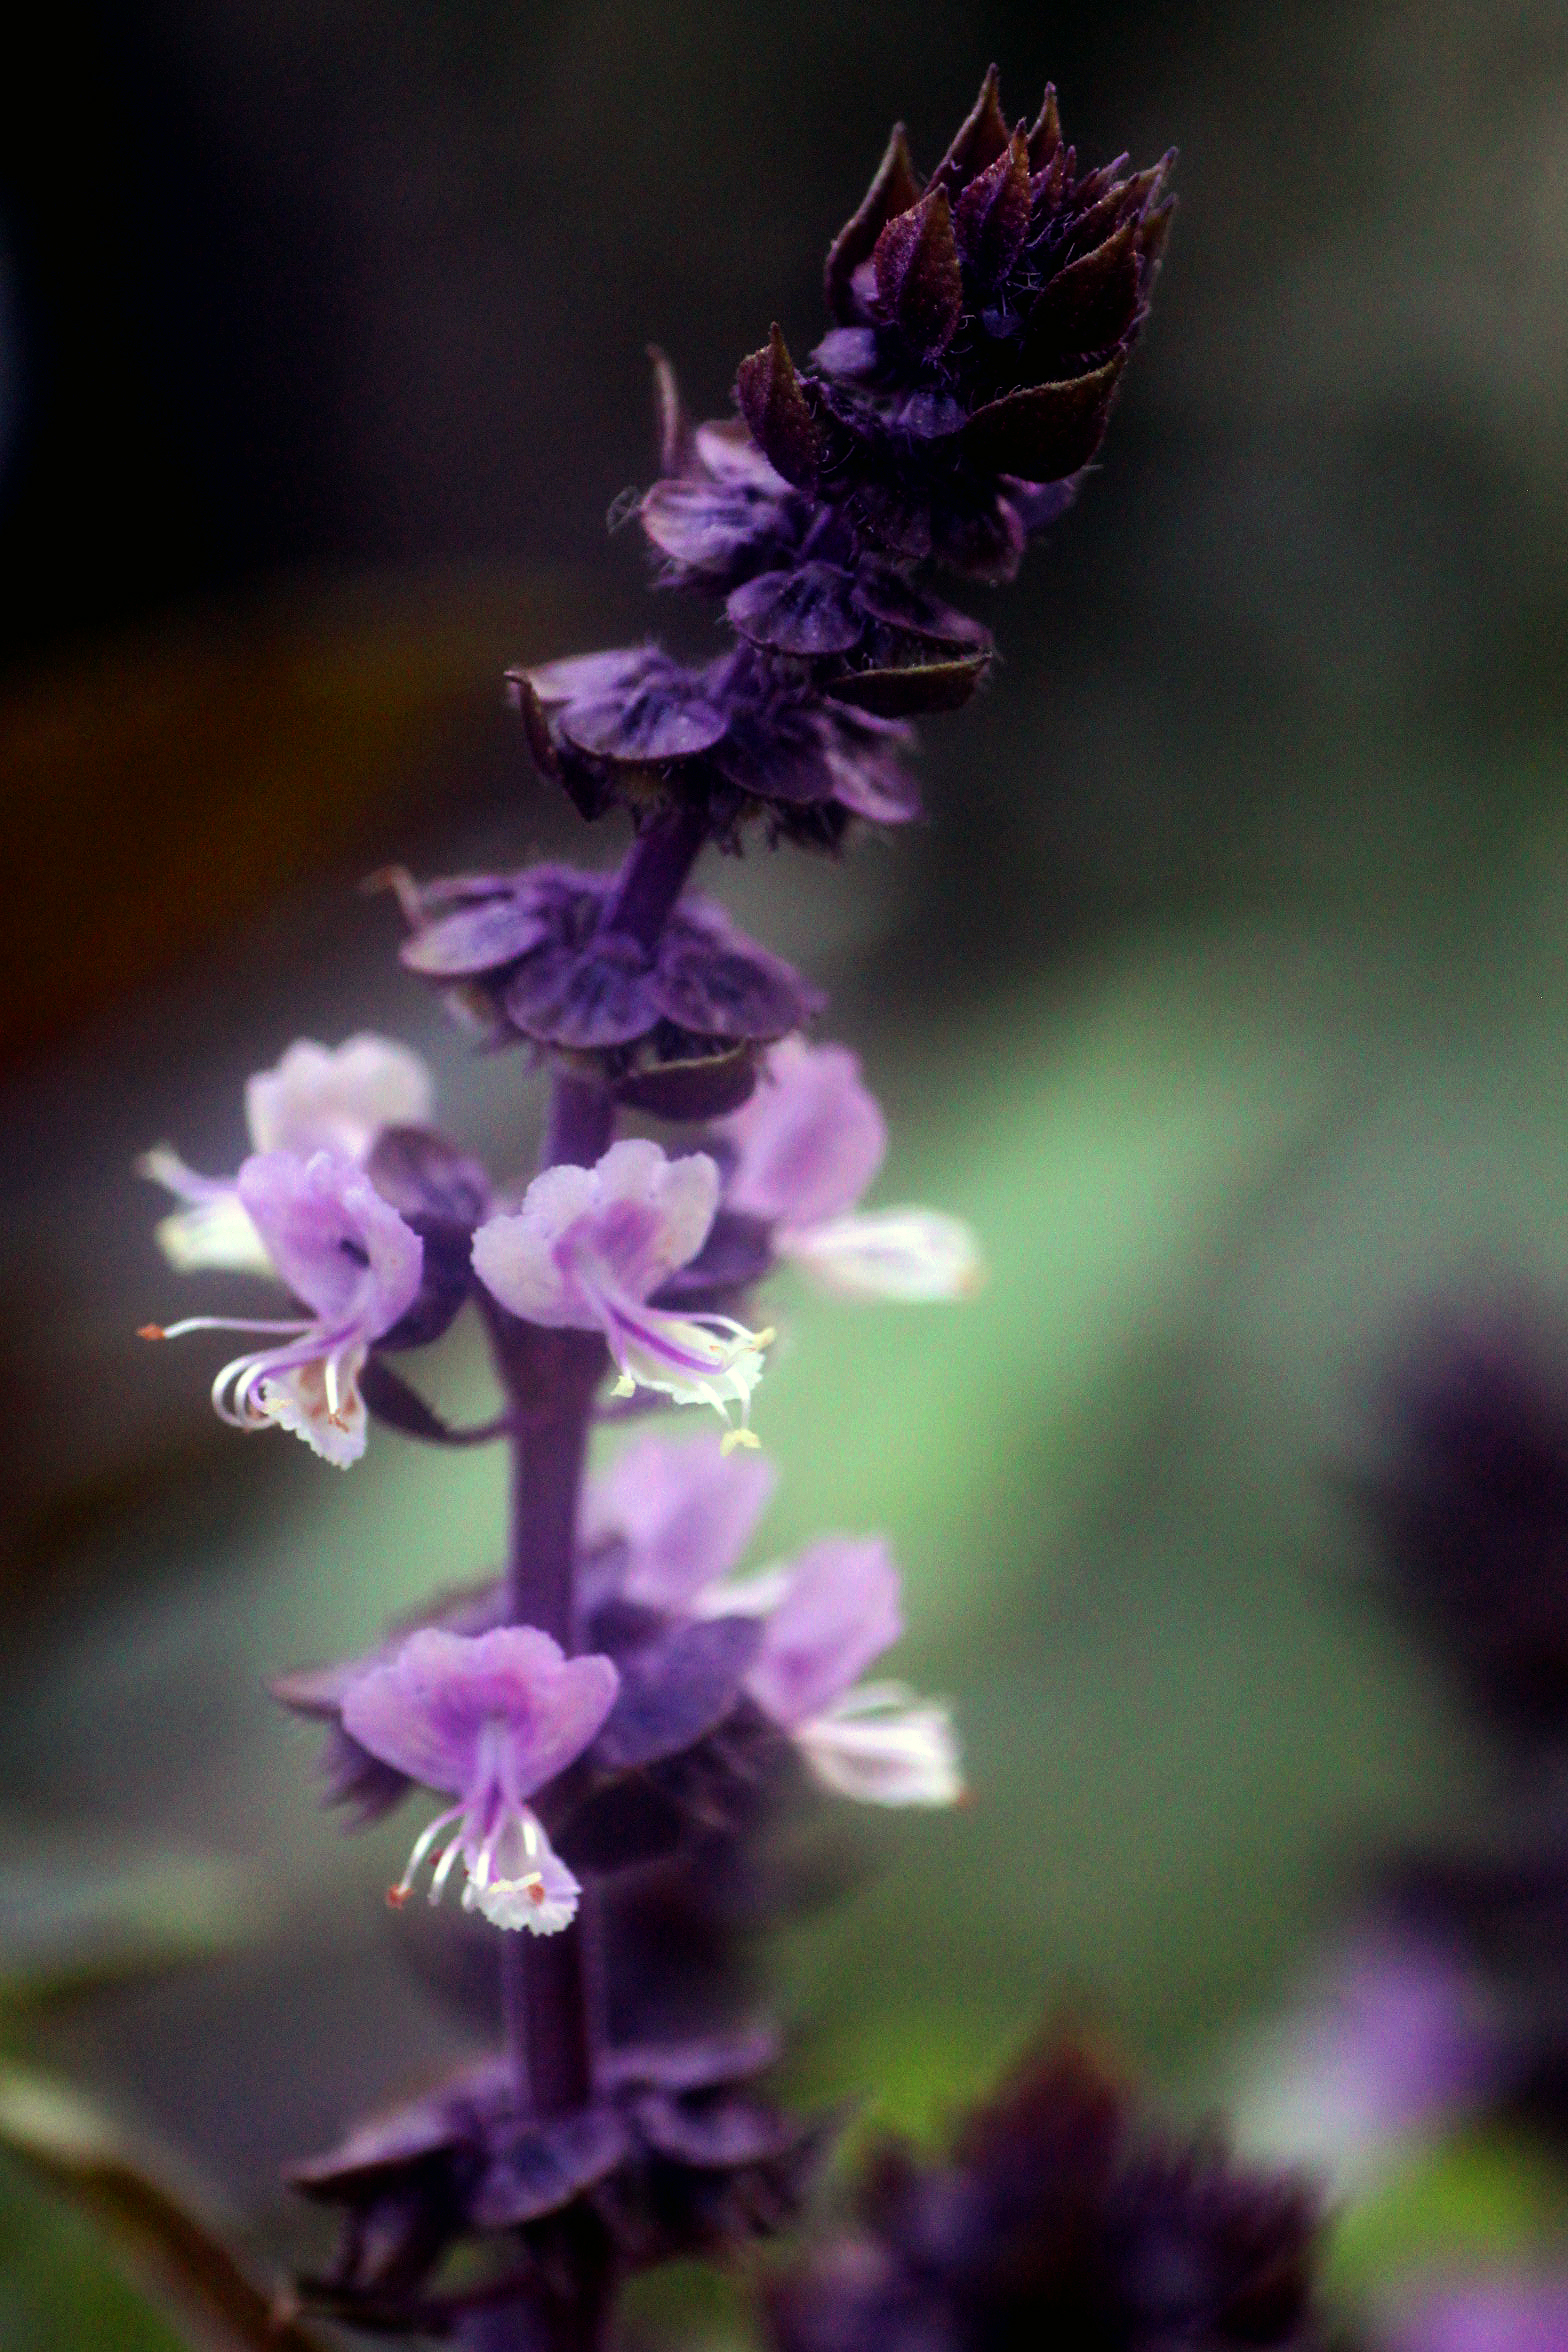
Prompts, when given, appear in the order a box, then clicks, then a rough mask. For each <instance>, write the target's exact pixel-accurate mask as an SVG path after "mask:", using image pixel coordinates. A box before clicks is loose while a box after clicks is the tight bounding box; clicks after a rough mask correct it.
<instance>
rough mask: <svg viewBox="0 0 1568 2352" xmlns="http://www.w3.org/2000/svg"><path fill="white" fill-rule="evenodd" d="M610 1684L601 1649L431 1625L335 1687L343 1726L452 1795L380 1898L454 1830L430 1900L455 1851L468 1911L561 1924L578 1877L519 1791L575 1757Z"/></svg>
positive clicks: (405, 1880)
mask: <svg viewBox="0 0 1568 2352" xmlns="http://www.w3.org/2000/svg"><path fill="white" fill-rule="evenodd" d="M619 1687H620V1677H619V1675H618V1674H617V1673H616V1670H615V1668H614V1666H613V1665H612V1664H611V1662H610V1660H609V1659H608V1658H602V1657H587V1658H567V1657H566V1656H565V1655H564V1654H563V1652H562V1650H561V1648H560V1645H559V1643H557V1642H553V1641H552V1640H551V1639H550V1637H549V1635H548V1634H546V1633H540V1632H538V1631H537V1630H536V1629H535V1628H534V1627H532V1626H525V1625H509V1626H503V1627H501V1628H500V1629H499V1630H498V1631H496V1632H494V1633H485V1634H479V1635H466V1634H459V1633H444V1632H441V1631H439V1630H438V1629H436V1628H434V1627H427V1628H426V1629H424V1630H423V1631H422V1632H419V1633H414V1634H410V1636H409V1638H408V1640H407V1641H406V1642H405V1643H404V1644H403V1646H402V1648H401V1649H400V1650H399V1651H398V1654H397V1656H396V1657H395V1658H394V1659H393V1660H392V1661H391V1662H390V1663H389V1664H387V1665H383V1666H374V1667H372V1668H371V1669H370V1670H369V1672H368V1673H366V1674H364V1675H362V1676H361V1677H360V1678H359V1680H358V1681H356V1682H354V1683H353V1684H352V1685H351V1686H350V1688H349V1689H348V1690H347V1691H346V1692H345V1694H344V1697H343V1728H344V1730H345V1731H346V1732H347V1733H348V1734H349V1736H350V1738H352V1739H354V1740H357V1741H358V1743H359V1745H360V1746H361V1747H362V1748H364V1749H367V1750H368V1751H369V1753H370V1754H371V1755H372V1756H376V1757H379V1758H380V1760H381V1762H382V1763H384V1764H389V1765H391V1766H392V1767H393V1768H394V1770H396V1771H398V1772H402V1773H406V1774H407V1775H408V1777H409V1779H410V1780H417V1781H419V1782H420V1783H421V1785H422V1786H423V1787H425V1788H430V1789H437V1790H439V1791H441V1792H442V1793H443V1794H445V1795H448V1796H452V1797H455V1798H456V1800H457V1802H456V1803H455V1804H453V1805H449V1806H448V1807H447V1809H446V1811H445V1812H443V1813H440V1814H438V1815H437V1816H436V1818H435V1820H434V1821H432V1822H431V1824H430V1826H429V1827H428V1828H427V1829H426V1830H425V1831H424V1832H423V1833H422V1834H421V1836H420V1837H419V1838H418V1840H417V1841H416V1843H415V1846H414V1850H413V1853H412V1854H411V1855H410V1856H409V1863H408V1868H407V1870H406V1871H405V1872H404V1874H403V1876H402V1878H401V1879H400V1880H399V1881H398V1884H397V1885H396V1886H395V1887H394V1888H393V1889H392V1890H391V1894H390V1897H389V1900H390V1901H392V1902H393V1903H394V1904H401V1903H404V1902H406V1901H407V1899H408V1896H409V1894H410V1892H411V1891H412V1888H413V1884H414V1878H415V1874H416V1873H417V1871H418V1870H419V1867H420V1865H421V1863H423V1862H424V1860H425V1858H426V1856H427V1855H428V1854H430V1852H431V1851H432V1849H433V1848H434V1847H435V1846H436V1845H437V1843H438V1842H439V1840H440V1839H441V1837H442V1835H443V1833H444V1832H447V1831H450V1832H451V1835H450V1836H449V1837H448V1839H447V1842H446V1844H445V1845H444V1846H443V1847H442V1848H441V1851H440V1853H439V1855H438V1856H437V1859H436V1863H435V1868H434V1871H433V1873H432V1877H431V1882H430V1900H431V1901H432V1902H438V1901H439V1900H440V1898H441V1894H442V1891H443V1889H444V1888H445V1885H446V1882H447V1880H448V1878H449V1877H450V1876H451V1874H452V1871H453V1869H454V1868H455V1866H456V1864H457V1863H458V1861H459V1860H461V1862H462V1864H463V1869H464V1873H465V1884H464V1888H463V1908H464V1909H465V1910H466V1911H479V1912H481V1913H482V1914H483V1916H484V1917H485V1918H486V1919H488V1920H489V1921H490V1922H491V1923H492V1925H494V1926H496V1927H503V1928H527V1929H528V1930H529V1931H530V1932H531V1933H532V1934H534V1935H554V1934H555V1933H556V1932H557V1931H558V1930H559V1929H561V1928H563V1927H566V1926H568V1925H569V1924H570V1923H571V1921H572V1919H573V1918H574V1917H575V1916H576V1912H577V1903H578V1898H579V1896H580V1894H581V1892H582V1889H581V1888H580V1886H579V1885H578V1882H577V1880H576V1879H575V1878H574V1877H573V1875H572V1873H571V1871H570V1870H568V1869H567V1867H566V1864H565V1863H564V1862H563V1861H562V1860H561V1859H560V1856H559V1855H558V1854H557V1853H556V1852H555V1850H554V1848H553V1847H552V1846H551V1844H550V1841H549V1839H548V1838H547V1837H546V1835H545V1833H544V1830H543V1828H542V1826H541V1825H540V1822H539V1820H538V1817H537V1816H536V1815H535V1814H534V1813H533V1812H532V1811H530V1809H529V1805H528V1799H529V1798H530V1797H532V1796H534V1795H535V1794H536V1793H537V1791H538V1790H540V1789H541V1788H543V1787H544V1786H545V1785H546V1783H547V1782H549V1781H551V1780H554V1779H555V1778H556V1776H557V1775H558V1774H559V1773H561V1772H564V1771H565V1769H566V1767H567V1766H568V1765H569V1764H573V1763H575V1762H576V1760H577V1758H578V1757H579V1756H580V1755H581V1754H582V1752H583V1750H584V1749H585V1748H586V1747H587V1746H588V1744H589V1742H590V1741H591V1740H592V1739H593V1738H594V1736H595V1734H596V1733H597V1732H598V1731H599V1729H600V1727H601V1726H602V1724H603V1722H604V1719H605V1717H606V1716H607V1715H608V1714H609V1712H610V1709H611V1707H612V1706H613V1705H614V1704H615V1697H616V1692H617V1690H618V1689H619Z"/></svg>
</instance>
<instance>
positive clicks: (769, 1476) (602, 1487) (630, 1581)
mask: <svg viewBox="0 0 1568 2352" xmlns="http://www.w3.org/2000/svg"><path fill="white" fill-rule="evenodd" d="M775 1484H776V1479H775V1474H774V1471H773V1467H772V1465H771V1463H768V1462H765V1461H763V1460H762V1459H760V1457H758V1456H756V1455H749V1456H742V1455H738V1454H726V1452H725V1450H724V1443H723V1440H722V1439H721V1438H719V1437H717V1436H713V1437H699V1438H695V1439H691V1440H688V1441H686V1442H683V1443H679V1444H674V1445H672V1444H671V1443H670V1442H669V1441H668V1440H667V1439H665V1438H662V1437H644V1438H639V1439H637V1440H636V1442H635V1443H633V1444H631V1445H629V1446H625V1447H623V1448H622V1450H621V1452H620V1453H619V1454H617V1456H616V1458H615V1460H614V1461H613V1462H612V1463H611V1465H610V1467H609V1469H608V1470H606V1471H604V1472H603V1473H602V1475H601V1476H600V1477H598V1478H596V1479H594V1480H593V1481H592V1483H591V1484H590V1485H589V1487H588V1488H587V1490H586V1492H585V1494H584V1496H583V1507H582V1513H581V1518H580V1527H581V1533H582V1539H583V1543H584V1546H585V1548H587V1549H588V1550H590V1551H591V1550H595V1549H597V1548H598V1547H599V1546H601V1545H603V1544H606V1543H610V1542H616V1541H618V1542H620V1543H622V1544H623V1545H624V1546H625V1552H626V1557H625V1564H624V1566H623V1568H622V1570H621V1572H620V1574H619V1576H618V1577H617V1579H616V1585H617V1590H618V1591H619V1592H620V1593H621V1594H623V1595H624V1597H625V1598H626V1599H627V1600H629V1601H637V1602H640V1603H642V1604H643V1605H645V1606H646V1607H649V1608H654V1609H666V1610H677V1609H683V1608H685V1607H686V1606H687V1605H688V1604H689V1603H690V1602H691V1601H692V1600H693V1598H694V1597H695V1596H696V1595H697V1594H698V1593H700V1592H702V1591H703V1590H704V1588H705V1587H707V1586H709V1585H712V1584H715V1583H716V1582H717V1581H718V1579H719V1578H720V1577H722V1576H727V1575H728V1574H729V1573H730V1571H731V1569H732V1568H734V1566H735V1565H736V1563H737V1561H738V1560H739V1559H740V1557H741V1554H742V1553H743V1552H744V1551H745V1549H746V1546H747V1544H748V1543H749V1542H750V1541H751V1538H752V1535H753V1533H754V1531H755V1529H756V1526H757V1522H758V1520H759V1519H760V1518H761V1517H762V1514H763V1512H764V1511H765V1510H766V1509H767V1507H768V1504H769V1502H770V1501H771V1500H772V1497H773V1489H774V1486H775Z"/></svg>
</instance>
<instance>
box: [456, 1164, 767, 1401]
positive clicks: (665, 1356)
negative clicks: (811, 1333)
mask: <svg viewBox="0 0 1568 2352" xmlns="http://www.w3.org/2000/svg"><path fill="white" fill-rule="evenodd" d="M718 1201H719V1172H718V1169H717V1168H716V1167H715V1166H714V1163H713V1161H712V1160H710V1159H709V1158H708V1156H707V1155H706V1153H704V1152H693V1153H690V1154H689V1155H688V1156H687V1157H686V1158H684V1159H678V1160H670V1159H666V1157H665V1155H664V1153H663V1152H662V1151H661V1150H660V1149H659V1146H658V1145H657V1144H656V1143H649V1142H647V1141H644V1140H642V1139H639V1138H633V1139H630V1140H628V1141H626V1142H622V1143H615V1144H612V1145H611V1146H610V1149H609V1150H608V1151H607V1152H606V1153H605V1154H604V1156H603V1158H602V1159H601V1160H600V1161H599V1162H598V1164H597V1166H595V1167H592V1168H577V1167H572V1166H569V1165H561V1166H558V1167H554V1168H547V1169H546V1170H545V1172H544V1174H543V1175H542V1176H536V1177H535V1178H534V1180H533V1182H532V1184H530V1185H529V1187H528V1190H527V1192H526V1193H525V1195H524V1196H523V1203H522V1207H521V1208H520V1209H515V1210H510V1211H507V1212H504V1213H503V1214H502V1215H500V1216H497V1217H492V1218H491V1219H490V1220H489V1222H488V1223H487V1224H484V1225H481V1226H480V1228H479V1231H478V1232H477V1233H476V1234H475V1235H474V1271H475V1273H476V1274H477V1275H478V1276H479V1279H480V1281H481V1282H482V1283H483V1284H484V1285H485V1288H486V1289H487V1290H488V1291H489V1292H490V1293H491V1295H492V1296H493V1297H495V1298H497V1299H499V1301H500V1303H501V1305H502V1306H503V1307H505V1308H507V1309H508V1310H509V1312H510V1313H512V1314H514V1315H519V1316H521V1317H522V1318H523V1320H524V1321H525V1322H529V1323H543V1324H546V1325H548V1326H550V1327H552V1328H555V1329H562V1328H564V1329H568V1330H577V1331H601V1332H603V1334H604V1338H605V1341H606V1344H607V1345H608V1347H609V1350H610V1353H611V1355H612V1356H613V1357H614V1359H615V1362H616V1365H617V1367H618V1368H619V1371H620V1375H621V1377H620V1380H619V1382H618V1383H617V1388H616V1393H617V1394H618V1395H622V1396H629V1395H630V1394H631V1393H632V1391H633V1390H634V1389H637V1388H650V1389H657V1390H659V1391H661V1392H662V1393H663V1394H664V1395H666V1396H669V1397H673V1398H674V1400H675V1402H676V1403H677V1404H687V1405H691V1404H702V1405H711V1406H712V1407H713V1409H714V1411H715V1412H717V1413H718V1414H719V1415H720V1417H721V1419H723V1420H725V1421H728V1419H729V1412H730V1407H731V1406H732V1405H738V1406H739V1407H740V1410H741V1421H740V1425H739V1427H737V1428H733V1429H731V1430H730V1431H729V1432H728V1435H727V1437H726V1439H725V1443H726V1444H728V1445H755V1444H756V1442H757V1441H756V1439H755V1437H753V1435H752V1433H751V1431H750V1429H749V1428H748V1427H747V1426H746V1415H747V1411H748V1408H749V1405H750V1400H751V1393H752V1390H753V1389H754V1388H755V1387H756V1385H757V1382H758V1380H759V1379H760V1378H761V1376H762V1351H763V1349H764V1348H765V1347H766V1346H767V1344H768V1341H769V1340H770V1339H771V1338H772V1333H771V1332H766V1331H762V1332H758V1331H750V1330H748V1329H747V1328H746V1326H745V1325H744V1324H743V1323H737V1322H736V1321H735V1320H734V1319H733V1317H731V1316H728V1315H677V1314H672V1313H670V1312H668V1311H667V1310H665V1309H662V1308H658V1307H652V1306H650V1305H649V1304H648V1300H649V1299H650V1298H651V1297H652V1295H653V1293H654V1292H655V1291H657V1290H658V1289H660V1288H661V1286H662V1285H663V1284H664V1283H665V1282H667V1281H668V1279H669V1277H670V1276H671V1275H672V1274H673V1273H674V1272H675V1271H676V1270H677V1268H679V1267H681V1266H685V1265H687V1264H689V1263H690V1261H691V1260H692V1259H693V1258H694V1257H695V1256H696V1255H697V1252H698V1251H699V1250H700V1249H701V1247H702V1245H703V1243H704V1242H705V1241H706V1239H707V1237H708V1231H709V1228H710V1227H711V1225H712V1223H713V1219H714V1214H715V1211H716V1210H717V1208H718Z"/></svg>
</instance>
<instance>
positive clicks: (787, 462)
mask: <svg viewBox="0 0 1568 2352" xmlns="http://www.w3.org/2000/svg"><path fill="white" fill-rule="evenodd" d="M735 394H736V398H737V399H738V400H739V402H740V411H741V414H742V416H743V417H744V418H745V420H746V422H747V424H748V425H749V426H750V428H751V434H752V438H753V440H754V441H755V442H756V443H757V446H758V447H759V448H760V449H761V450H762V452H763V454H764V456H765V457H766V458H767V459H768V461H769V463H770V464H771V465H773V466H774V467H775V468H776V469H777V470H778V472H779V473H781V474H782V475H783V476H784V479H785V481H786V482H793V483H794V485H795V487H796V488H797V489H798V490H812V489H814V488H815V487H816V480H817V468H818V466H819V464H820V462H821V454H822V452H821V438H820V435H819V434H818V431H817V426H816V420H815V418H814V417H813V416H812V413H811V408H810V406H809V404H808V402H807V399H806V395H805V393H804V391H803V390H802V388H801V381H800V377H799V376H798V374H797V373H796V370H795V362H794V361H793V360H792V359H791V358H790V355H789V346H788V345H787V344H786V342H785V340H784V337H783V334H782V333H781V331H780V330H779V328H778V327H777V326H775V327H774V328H773V331H772V333H771V334H770V335H769V337H768V340H767V342H766V343H765V344H764V345H763V347H762V349H761V350H760V351H754V352H753V353H752V354H751V357H750V358H749V359H743V360H742V361H741V363H740V368H739V371H738V373H737V375H736V378H735Z"/></svg>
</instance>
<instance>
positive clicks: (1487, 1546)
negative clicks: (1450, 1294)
mask: <svg viewBox="0 0 1568 2352" xmlns="http://www.w3.org/2000/svg"><path fill="white" fill-rule="evenodd" d="M1387 1405H1388V1411H1387V1421H1388V1425H1389V1426H1388V1440H1389V1443H1388V1448H1387V1459H1386V1461H1385V1463H1384V1464H1383V1465H1382V1467H1381V1468H1380V1470H1379V1472H1378V1473H1377V1475H1376V1476H1375V1478H1374V1479H1373V1481H1372V1482H1371V1484H1370V1487H1369V1490H1368V1502H1369V1504H1370V1517H1371V1522H1372V1533H1373V1536H1374V1539H1375V1542H1376V1545H1377V1551H1378V1556H1379V1565H1380V1567H1381V1570H1382V1574H1383V1578H1384V1581H1385V1584H1386V1586H1387V1587H1388V1589H1389V1591H1390V1593H1391V1595H1392V1597H1393V1598H1394V1599H1395V1600H1397V1602H1398V1603H1399V1604H1400V1606H1401V1607H1402V1608H1403V1610H1404V1611H1405V1612H1406V1614H1407V1615H1408V1616H1409V1618H1410V1619H1411V1621H1412V1622H1413V1624H1414V1625H1415V1626H1416V1627H1417V1628H1418V1629H1419V1630H1420V1632H1421V1633H1422V1634H1423V1636H1424V1637H1425V1638H1426V1640H1427V1641H1428V1643H1429V1644H1430V1646H1431V1647H1432V1649H1433V1650H1434V1651H1435V1652H1436V1653H1437V1654H1438V1655H1439V1656H1440V1657H1441V1658H1442V1660H1443V1662H1444V1664H1445V1665H1446V1666H1447V1667H1448V1668H1449V1669H1450V1671H1451V1672H1452V1674H1453V1675H1454V1677H1455V1680H1456V1681H1457V1682H1458V1684H1459V1686H1460V1688H1461V1689H1462V1690H1463V1692H1464V1694H1465V1696H1466V1697H1467V1699H1468V1700H1469V1701H1470V1703H1471V1705H1472V1706H1473V1707H1474V1708H1475V1709H1476V1711H1477V1713H1478V1714H1479V1715H1480V1716H1481V1718H1482V1720H1483V1721H1484V1723H1485V1724H1486V1727H1487V1729H1488V1730H1489V1731H1491V1732H1492V1733H1494V1734H1496V1735H1500V1736H1501V1737H1502V1738H1503V1739H1505V1740H1507V1741H1508V1742H1509V1743H1510V1744H1511V1745H1513V1746H1514V1747H1515V1748H1516V1749H1517V1750H1519V1751H1521V1752H1525V1753H1530V1752H1532V1751H1538V1750H1540V1749H1541V1748H1544V1747H1545V1746H1548V1745H1551V1744H1553V1743H1561V1741H1562V1740H1563V1738H1564V1734H1565V1731H1568V1364H1565V1356H1564V1348H1563V1343H1562V1339H1561V1336H1560V1335H1557V1334H1554V1333H1553V1332H1552V1330H1551V1326H1550V1323H1549V1322H1548V1321H1547V1319H1546V1317H1545V1315H1544V1314H1542V1315H1541V1316H1539V1318H1538V1319H1532V1318H1530V1317H1529V1316H1528V1315H1526V1314H1521V1313H1520V1312H1519V1311H1518V1310H1517V1309H1514V1310H1512V1311H1506V1312H1505V1311H1500V1310H1498V1309H1497V1308H1493V1309H1491V1310H1490V1311H1489V1312H1483V1313H1473V1314H1471V1315H1448V1316H1433V1317H1432V1318H1430V1320H1429V1321H1428V1322H1427V1324H1426V1326H1425V1327H1424V1328H1420V1329H1418V1330H1417V1331H1416V1332H1415V1333H1413V1334H1412V1337H1411V1340H1410V1342H1409V1343H1408V1344H1407V1348H1406V1353H1405V1360H1404V1361H1403V1362H1402V1363H1401V1364H1400V1365H1399V1367H1398V1371H1397V1377H1396V1379H1395V1381H1394V1382H1393V1383H1392V1384H1391V1394H1390V1395H1389V1397H1388V1400H1387Z"/></svg>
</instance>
